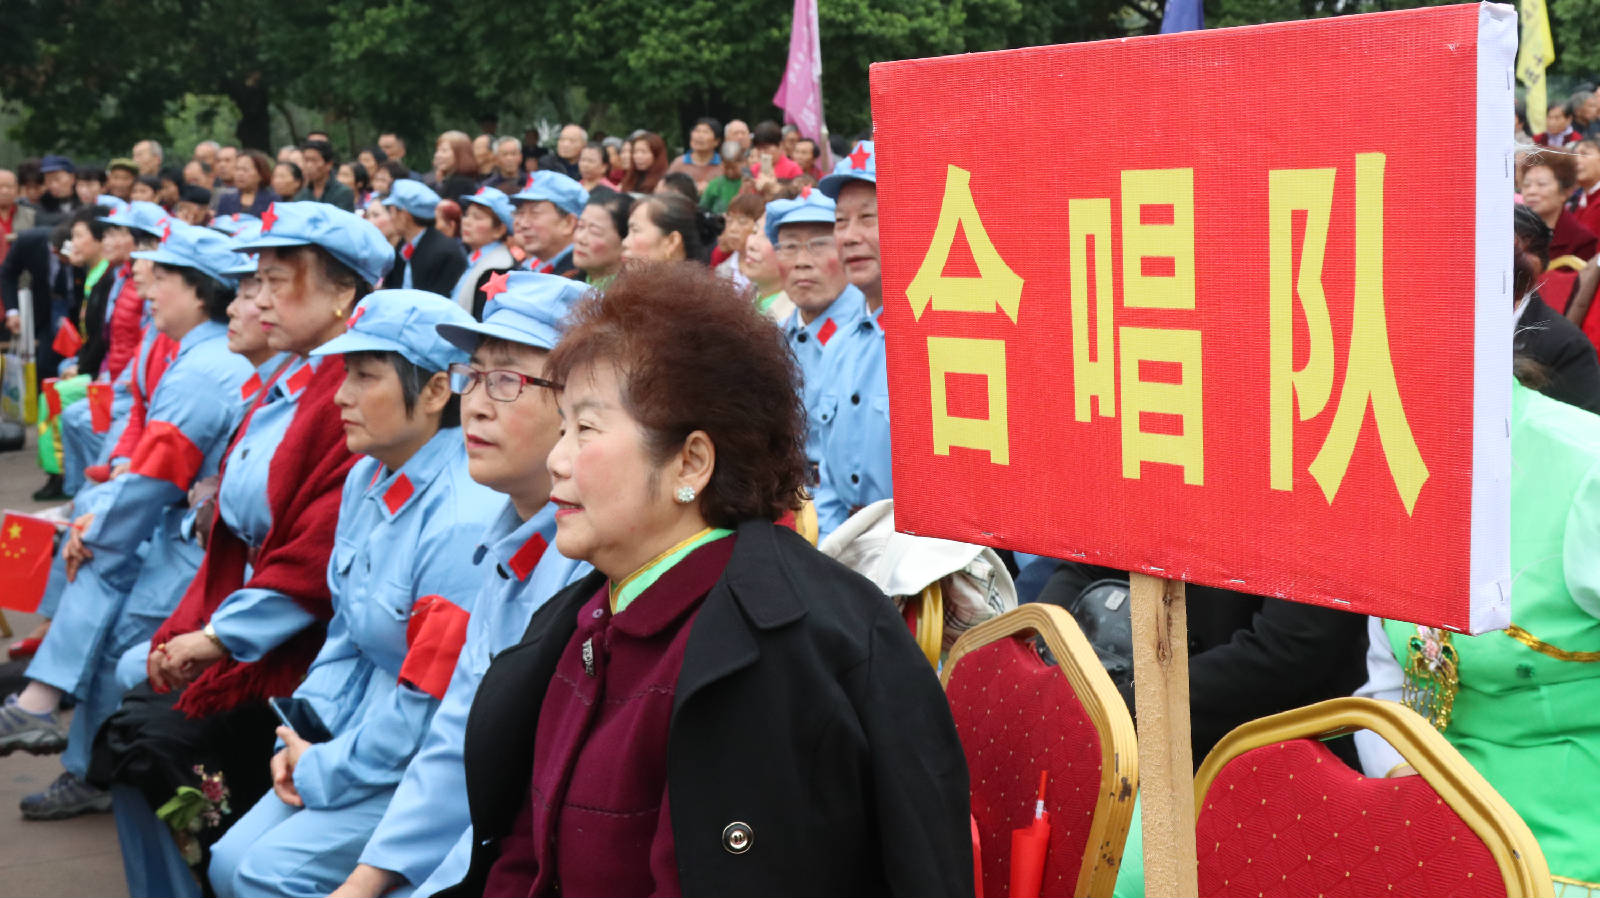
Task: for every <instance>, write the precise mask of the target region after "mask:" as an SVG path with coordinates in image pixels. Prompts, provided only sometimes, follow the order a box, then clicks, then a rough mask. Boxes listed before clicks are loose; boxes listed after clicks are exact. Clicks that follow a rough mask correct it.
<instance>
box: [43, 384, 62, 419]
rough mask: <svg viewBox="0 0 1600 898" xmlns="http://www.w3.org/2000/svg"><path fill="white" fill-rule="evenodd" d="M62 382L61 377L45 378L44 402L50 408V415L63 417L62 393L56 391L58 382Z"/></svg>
mask: <svg viewBox="0 0 1600 898" xmlns="http://www.w3.org/2000/svg"><path fill="white" fill-rule="evenodd" d="M60 382H61V378H59V377H47V378H45V379H44V404H45V407H46V408H48V409H49V410H50V417H52V418H59V417H61V394H60V393H57V392H56V384H58V383H60Z"/></svg>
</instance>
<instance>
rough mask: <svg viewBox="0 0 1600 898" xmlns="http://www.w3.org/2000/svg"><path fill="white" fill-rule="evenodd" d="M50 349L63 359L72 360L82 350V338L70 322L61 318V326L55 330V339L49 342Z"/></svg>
mask: <svg viewBox="0 0 1600 898" xmlns="http://www.w3.org/2000/svg"><path fill="white" fill-rule="evenodd" d="M50 348H51V349H54V350H55V351H56V355H58V356H61V357H62V358H64V359H68V358H72V357H73V356H75V355H77V354H78V350H79V349H81V348H83V337H82V336H81V335H79V333H78V329H77V328H76V327H74V326H73V324H72V322H71V321H68V320H67V319H65V318H63V319H61V325H60V326H59V327H57V328H56V338H55V339H54V340H52V341H51V342H50Z"/></svg>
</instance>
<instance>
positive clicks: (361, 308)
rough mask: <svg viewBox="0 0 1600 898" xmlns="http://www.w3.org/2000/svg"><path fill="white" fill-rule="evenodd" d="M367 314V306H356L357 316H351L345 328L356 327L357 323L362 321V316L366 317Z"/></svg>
mask: <svg viewBox="0 0 1600 898" xmlns="http://www.w3.org/2000/svg"><path fill="white" fill-rule="evenodd" d="M365 314H367V307H366V306H356V311H355V314H354V315H351V316H350V320H349V321H347V322H345V327H355V326H356V322H357V321H360V320H361V316H362V315H365Z"/></svg>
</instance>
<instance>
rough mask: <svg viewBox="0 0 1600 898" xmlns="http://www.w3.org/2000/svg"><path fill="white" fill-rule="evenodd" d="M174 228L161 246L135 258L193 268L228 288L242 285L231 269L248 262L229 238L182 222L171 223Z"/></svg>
mask: <svg viewBox="0 0 1600 898" xmlns="http://www.w3.org/2000/svg"><path fill="white" fill-rule="evenodd" d="M171 227H172V231H171V233H169V234H168V235H167V238H166V239H165V240H163V241H161V245H160V246H158V247H156V248H155V249H152V250H144V251H141V252H136V253H134V254H133V257H134V258H135V259H149V260H150V261H152V262H156V263H159V264H161V265H167V266H170V267H172V268H193V269H195V270H196V271H199V272H201V273H203V274H205V275H206V276H207V277H209V278H211V279H212V280H214V281H216V282H217V283H219V284H223V285H225V286H228V287H236V286H238V282H237V281H235V280H234V279H233V278H232V277H231V276H229V275H228V273H227V272H229V271H232V270H233V269H235V268H238V267H239V266H240V265H242V264H244V261H245V259H244V257H243V256H241V255H239V254H238V253H236V252H234V251H233V247H232V244H231V242H230V241H229V240H228V238H227V237H224V236H223V235H221V234H218V233H217V232H216V231H213V230H211V229H210V228H201V227H196V226H194V225H190V224H184V223H183V222H181V221H173V222H171Z"/></svg>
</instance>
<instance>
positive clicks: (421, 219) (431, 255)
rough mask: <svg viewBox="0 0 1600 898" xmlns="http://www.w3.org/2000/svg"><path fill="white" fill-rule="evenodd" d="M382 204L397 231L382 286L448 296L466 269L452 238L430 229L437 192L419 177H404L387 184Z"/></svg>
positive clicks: (436, 204)
mask: <svg viewBox="0 0 1600 898" xmlns="http://www.w3.org/2000/svg"><path fill="white" fill-rule="evenodd" d="M383 204H384V205H385V206H387V207H388V208H389V214H390V215H391V216H393V220H394V229H395V233H397V234H399V235H400V245H399V247H397V248H396V249H395V255H394V268H392V269H390V271H389V275H388V277H385V278H384V279H383V286H384V288H385V289H390V290H392V289H394V288H396V287H405V288H408V289H416V290H428V291H431V292H433V293H437V294H439V295H440V296H449V295H450V293H451V291H452V290H454V289H455V286H456V281H458V280H460V279H461V274H462V272H464V271H466V270H467V257H466V255H464V254H463V253H462V252H461V247H460V246H459V245H458V244H457V243H456V242H455V241H454V240H452V239H450V238H449V237H446V236H445V235H443V234H441V233H439V232H438V231H436V230H434V229H433V217H434V210H436V209H437V208H438V207H439V195H438V194H437V193H434V192H433V191H432V190H429V189H428V186H427V185H426V184H423V183H422V182H421V181H413V180H411V179H410V178H404V179H401V180H399V181H396V182H394V186H393V187H391V188H389V195H388V196H386V197H384V198H383Z"/></svg>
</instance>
